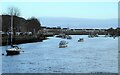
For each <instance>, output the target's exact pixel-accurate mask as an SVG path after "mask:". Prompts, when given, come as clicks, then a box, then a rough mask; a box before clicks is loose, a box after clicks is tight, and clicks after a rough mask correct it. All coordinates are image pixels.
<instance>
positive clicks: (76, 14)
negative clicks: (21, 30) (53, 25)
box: [0, 0, 118, 19]
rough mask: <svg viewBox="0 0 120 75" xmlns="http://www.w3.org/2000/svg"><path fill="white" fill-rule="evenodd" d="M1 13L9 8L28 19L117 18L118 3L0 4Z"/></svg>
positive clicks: (12, 2) (13, 2)
mask: <svg viewBox="0 0 120 75" xmlns="http://www.w3.org/2000/svg"><path fill="white" fill-rule="evenodd" d="M0 6H1V7H0V8H1V13H6V12H7V9H8V8H9V7H17V8H18V9H19V10H20V13H21V16H22V17H24V18H30V17H71V18H90V19H91V18H92V19H113V18H118V2H117V0H116V2H115V0H114V1H113V2H112V0H110V2H109V1H108V2H97V1H96V2H95V1H92V2H89V1H88V2H87V0H86V1H85V2H36V1H35V2H31V1H29V2H15V1H11V2H7V1H6V0H5V1H3V2H0Z"/></svg>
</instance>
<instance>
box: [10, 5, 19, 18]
mask: <svg viewBox="0 0 120 75" xmlns="http://www.w3.org/2000/svg"><path fill="white" fill-rule="evenodd" d="M8 15H13V16H20V11H19V9H18V8H16V7H10V8H8Z"/></svg>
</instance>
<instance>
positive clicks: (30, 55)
mask: <svg viewBox="0 0 120 75" xmlns="http://www.w3.org/2000/svg"><path fill="white" fill-rule="evenodd" d="M80 37H82V38H84V42H78V39H79V38H80ZM61 40H66V41H68V42H69V43H68V47H66V48H59V42H60V41H61ZM19 46H20V47H21V48H22V50H23V51H24V52H21V53H20V54H19V55H14V56H6V55H3V56H2V72H3V73H90V72H110V73H117V72H118V38H115V39H113V38H112V37H104V36H103V35H101V36H100V37H95V38H88V36H87V35H72V39H71V40H68V39H61V38H56V37H49V39H47V40H44V41H43V42H36V43H27V44H20V45H19ZM0 48H1V49H2V53H4V54H6V52H5V50H6V49H7V47H6V46H2V47H0Z"/></svg>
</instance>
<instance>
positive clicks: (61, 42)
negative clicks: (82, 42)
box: [59, 41, 68, 48]
mask: <svg viewBox="0 0 120 75" xmlns="http://www.w3.org/2000/svg"><path fill="white" fill-rule="evenodd" d="M67 44H68V42H66V41H60V43H59V48H65V47H67V46H68V45H67Z"/></svg>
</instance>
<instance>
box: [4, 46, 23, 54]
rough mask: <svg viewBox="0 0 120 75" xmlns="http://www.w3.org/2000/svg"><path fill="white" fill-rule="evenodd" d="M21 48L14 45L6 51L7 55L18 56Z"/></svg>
mask: <svg viewBox="0 0 120 75" xmlns="http://www.w3.org/2000/svg"><path fill="white" fill-rule="evenodd" d="M20 51H21V48H19V47H18V46H16V45H13V46H11V48H9V49H7V50H6V52H7V55H17V54H20Z"/></svg>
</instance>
